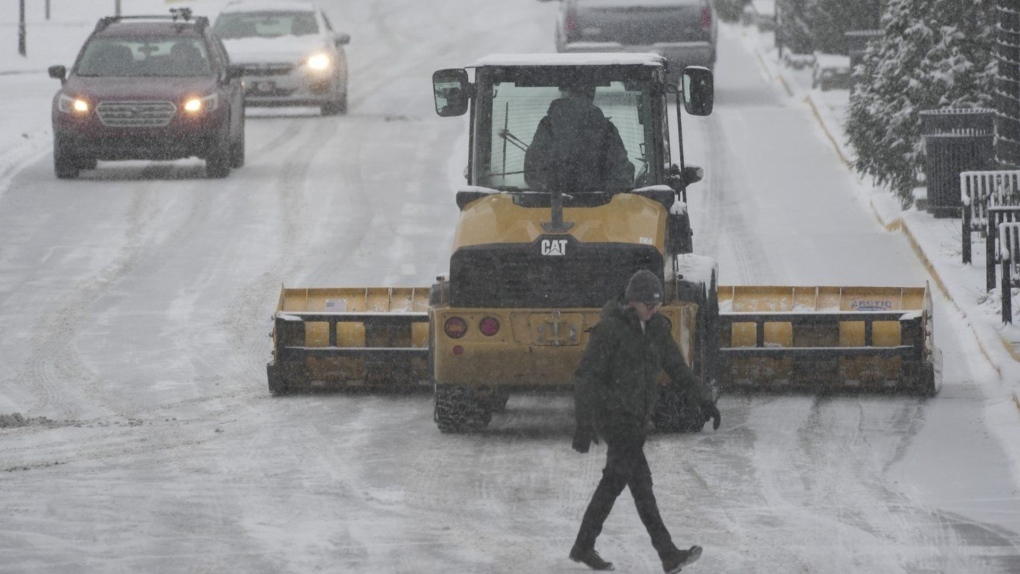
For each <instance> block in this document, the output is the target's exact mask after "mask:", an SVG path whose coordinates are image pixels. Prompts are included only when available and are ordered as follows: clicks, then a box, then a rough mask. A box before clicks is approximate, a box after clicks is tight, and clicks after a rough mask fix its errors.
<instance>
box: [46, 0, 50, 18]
mask: <svg viewBox="0 0 1020 574" xmlns="http://www.w3.org/2000/svg"><path fill="white" fill-rule="evenodd" d="M49 20H50V0H46V21H47V22H49Z"/></svg>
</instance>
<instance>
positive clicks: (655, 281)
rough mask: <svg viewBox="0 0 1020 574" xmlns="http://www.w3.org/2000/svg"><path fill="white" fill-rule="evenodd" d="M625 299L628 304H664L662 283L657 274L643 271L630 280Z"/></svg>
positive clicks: (624, 295)
mask: <svg viewBox="0 0 1020 574" xmlns="http://www.w3.org/2000/svg"><path fill="white" fill-rule="evenodd" d="M623 297H624V299H625V300H626V302H627V303H662V283H660V282H659V278H658V277H656V276H655V273H652V272H651V271H649V270H647V269H642V270H640V271H638V272H637V273H635V274H634V275H633V276H632V277H631V278H630V282H628V283H627V290H626V291H625V292H624V294H623Z"/></svg>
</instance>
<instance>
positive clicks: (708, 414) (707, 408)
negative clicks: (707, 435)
mask: <svg viewBox="0 0 1020 574" xmlns="http://www.w3.org/2000/svg"><path fill="white" fill-rule="evenodd" d="M701 414H702V415H704V417H705V422H706V423H707V422H708V421H709V420H710V419H711V421H712V430H719V423H721V422H722V414H721V413H720V412H719V407H717V406H715V402H714V401H705V402H703V403H701Z"/></svg>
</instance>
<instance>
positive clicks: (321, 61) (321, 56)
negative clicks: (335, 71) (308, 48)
mask: <svg viewBox="0 0 1020 574" xmlns="http://www.w3.org/2000/svg"><path fill="white" fill-rule="evenodd" d="M305 65H307V66H308V68H309V69H312V70H315V71H317V72H321V71H323V70H328V69H329V68H330V67H331V66H332V65H333V60H332V59H331V58H330V57H329V54H325V53H322V52H319V53H318V54H313V55H311V56H309V57H308V60H307V61H306V62H305Z"/></svg>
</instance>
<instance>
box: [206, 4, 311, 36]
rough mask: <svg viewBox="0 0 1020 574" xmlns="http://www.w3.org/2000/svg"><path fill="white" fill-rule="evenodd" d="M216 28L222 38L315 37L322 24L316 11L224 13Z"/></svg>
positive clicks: (214, 28)
mask: <svg viewBox="0 0 1020 574" xmlns="http://www.w3.org/2000/svg"><path fill="white" fill-rule="evenodd" d="M213 31H215V32H216V34H218V35H219V37H220V38H221V39H223V40H236V39H240V38H276V37H279V36H314V35H316V34H318V33H319V24H318V22H316V21H315V13H314V12H276V11H273V12H270V11H261V12H224V13H223V14H220V16H219V18H217V19H216V24H215V25H214V26H213Z"/></svg>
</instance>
